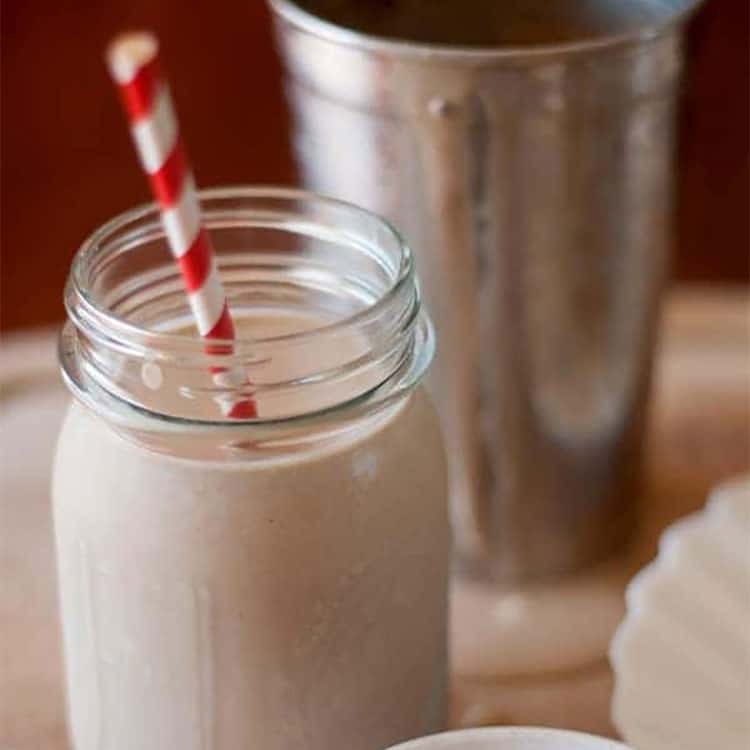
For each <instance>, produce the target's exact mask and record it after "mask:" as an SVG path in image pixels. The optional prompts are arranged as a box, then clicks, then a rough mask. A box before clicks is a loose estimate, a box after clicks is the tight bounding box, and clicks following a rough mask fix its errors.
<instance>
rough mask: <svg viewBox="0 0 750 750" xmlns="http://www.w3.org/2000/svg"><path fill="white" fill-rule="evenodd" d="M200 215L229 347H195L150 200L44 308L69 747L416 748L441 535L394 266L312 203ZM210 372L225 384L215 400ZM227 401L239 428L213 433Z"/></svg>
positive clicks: (414, 310) (441, 667)
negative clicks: (65, 398) (55, 316)
mask: <svg viewBox="0 0 750 750" xmlns="http://www.w3.org/2000/svg"><path fill="white" fill-rule="evenodd" d="M201 200H202V206H203V211H204V220H205V224H206V226H207V228H208V230H209V231H210V233H211V236H212V239H213V242H214V245H215V250H216V254H217V262H218V264H219V267H220V272H221V275H222V278H223V280H224V282H225V284H226V288H227V293H228V296H229V300H230V306H231V309H232V314H233V316H234V318H235V324H236V327H237V331H238V332H237V338H236V340H235V341H234V343H233V346H232V347H231V349H232V350H233V351H232V352H231V353H227V351H228V349H229V348H230V347H223V348H222V347H221V346H218V347H214V348H213V349H212V352H206V351H205V349H204V342H203V341H201V339H200V338H199V337H198V336H197V334H196V332H195V329H194V327H193V325H192V322H191V317H190V309H189V306H188V301H187V297H186V295H185V294H184V292H183V289H182V284H181V281H180V276H179V272H178V269H177V267H176V264H175V263H174V261H172V259H171V257H170V256H169V254H168V252H167V250H166V248H165V241H164V235H163V231H162V227H161V224H160V219H159V216H158V213H157V211H156V210H155V208H154V207H153V206H149V207H145V208H139V209H135V210H133V211H130V212H129V213H126V214H123V215H122V216H120V217H118V218H116V219H114V220H113V221H111V222H109V223H108V224H106V225H105V226H104V227H102V228H101V229H99V230H98V231H97V232H95V233H94V234H93V235H92V236H91V237H90V238H89V239H88V240H87V241H86V242H85V243H84V245H83V247H82V248H81V250H80V251H79V252H78V254H77V256H76V258H75V260H74V262H73V266H72V269H71V273H70V278H69V281H68V285H67V288H66V292H65V301H66V307H67V311H68V316H69V321H68V323H67V324H66V326H65V328H64V330H63V333H62V336H61V346H60V357H61V362H62V371H63V375H64V378H65V380H66V382H67V384H68V385H69V387H70V389H71V391H72V392H73V395H74V397H75V398H74V399H73V402H72V404H71V407H70V411H69V413H68V415H67V418H66V420H65V423H64V425H63V428H62V432H61V435H60V439H59V445H58V450H57V456H56V462H55V469H54V478H53V503H54V513H55V534H56V542H57V557H58V571H59V587H60V602H61V610H62V624H63V634H64V651H65V662H66V675H67V695H68V711H69V724H70V730H71V736H72V740H73V744H74V747H75V748H76V750H94V749H95V748H96V749H98V748H103V747H106V748H108V750H120V749H122V750H125V749H127V750H132V749H133V748H137V749H138V750H166V749H172V748H174V749H176V748H180V750H193V749H194V750H199V749H200V750H209V748H210V749H211V750H238V749H239V748H245V747H247V748H263V750H281V749H282V748H283V749H284V750H291V749H292V748H295V749H298V748H303V747H304V748H305V750H331V748H347V750H357V749H358V748H362V750H371V749H372V748H374V747H384V746H386V745H388V744H391V743H393V742H395V741H397V740H400V739H404V738H407V737H411V736H415V735H419V734H423V733H425V732H428V731H434V730H436V729H438V728H439V727H440V725H441V724H442V720H443V710H444V703H443V695H444V682H445V627H446V624H445V623H446V585H447V575H448V557H449V550H448V547H449V544H448V536H449V535H448V523H447V514H446V481H445V468H444V457H443V449H442V444H441V439H440V433H439V428H438V423H437V419H436V415H435V412H434V409H433V406H432V404H431V403H430V401H429V399H428V397H427V396H426V394H425V392H424V391H423V389H422V388H421V387H420V385H419V384H420V381H421V379H422V376H423V375H424V373H425V370H426V368H427V366H428V365H429V363H430V360H431V358H432V354H433V348H434V341H433V334H432V327H431V325H430V322H429V320H428V318H427V316H426V314H425V312H424V310H423V309H421V308H420V299H419V291H418V285H417V281H416V278H415V271H414V264H413V260H412V255H411V253H410V251H409V250H408V248H407V247H406V246H405V245H404V243H403V241H402V240H401V238H400V237H399V236H398V234H397V233H396V232H395V231H394V230H393V229H392V228H391V227H390V226H389V225H388V224H387V223H385V222H384V221H382V220H381V219H379V218H377V217H376V216H373V215H372V214H369V213H367V212H365V211H363V210H360V209H358V208H356V207H354V206H351V205H348V204H344V203H341V202H338V201H334V200H329V199H324V198H321V197H317V196H314V195H311V194H307V193H303V192H298V191H292V190H278V189H245V188H236V189H235V188H231V189H218V190H210V191H206V192H204V193H203V194H202V197H201ZM226 367H231V368H232V369H234V368H242V369H244V371H245V372H246V374H247V378H248V383H247V384H246V385H244V386H241V387H233V386H231V385H227V384H226V383H224V384H222V385H220V384H219V383H218V382H217V379H215V378H214V377H213V376H212V372H213V373H214V374H215V373H216V368H226ZM218 380H221V379H218ZM222 382H223V381H222ZM248 397H252V398H253V399H254V400H255V402H256V404H257V409H258V417H257V418H255V419H252V420H244V421H238V420H230V419H227V418H225V417H224V416H223V414H224V411H223V410H222V404H226V402H227V400H229V401H233V400H237V399H241V398H248Z"/></svg>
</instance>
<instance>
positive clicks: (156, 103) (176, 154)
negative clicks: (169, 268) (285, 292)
mask: <svg viewBox="0 0 750 750" xmlns="http://www.w3.org/2000/svg"><path fill="white" fill-rule="evenodd" d="M107 62H108V65H109V70H110V73H111V75H112V78H113V79H114V81H115V83H116V84H117V87H118V89H119V91H120V96H121V98H122V102H123V107H124V109H125V112H126V114H127V116H128V120H129V122H130V131H131V133H132V136H133V141H134V143H135V148H136V151H137V152H138V157H139V158H140V162H141V166H142V167H143V170H144V172H145V173H146V175H147V177H148V179H149V182H150V184H151V191H152V193H153V195H154V198H155V199H156V201H157V203H158V204H159V208H160V211H161V219H162V224H163V226H164V232H165V234H166V236H167V242H168V244H169V248H170V250H171V252H172V255H173V256H174V258H175V260H176V261H177V264H178V266H179V268H180V273H181V275H182V280H183V283H184V286H185V291H186V293H187V296H188V301H189V303H190V309H191V310H192V313H193V317H194V319H195V323H196V325H197V327H198V332H199V333H200V335H201V336H202V337H203V338H205V339H223V340H225V341H231V340H232V339H234V324H233V323H232V318H231V315H230V313H229V305H228V304H227V297H226V294H225V292H224V287H223V285H222V283H221V280H220V278H219V273H218V269H217V267H216V261H215V259H214V253H213V248H212V246H211V240H210V238H209V236H208V232H206V230H205V228H204V227H203V225H202V223H201V213H200V204H199V202H198V195H197V192H196V187H195V180H194V179H193V175H192V172H191V170H190V165H189V162H188V159H187V156H186V153H185V148H184V146H183V144H182V142H181V140H180V129H179V125H178V122H177V117H176V115H175V111H174V107H173V105H172V100H171V97H170V95H169V88H168V86H167V83H166V79H165V78H164V76H163V75H162V72H161V69H160V65H159V44H158V41H157V39H156V37H155V36H154V35H153V34H150V33H147V32H134V33H128V34H122V35H120V36H118V37H117V38H115V39H114V41H113V42H112V43H111V44H110V45H109V47H108V48H107ZM206 351H207V352H208V353H210V354H231V353H232V347H231V345H229V346H227V344H226V343H225V344H223V345H220V344H214V345H210V344H207V345H206ZM211 371H212V373H213V378H214V382H216V383H217V385H220V386H222V387H238V386H242V385H244V384H246V383H247V382H248V381H247V377H246V375H245V373H244V372H243V371H242V370H239V369H238V368H221V367H220V368H212V370H211ZM222 407H223V410H224V413H225V414H226V415H227V416H228V417H232V418H234V419H249V418H252V417H255V416H257V409H256V405H255V402H254V401H253V400H252V399H248V398H243V399H234V400H229V401H226V402H224V403H223V404H222Z"/></svg>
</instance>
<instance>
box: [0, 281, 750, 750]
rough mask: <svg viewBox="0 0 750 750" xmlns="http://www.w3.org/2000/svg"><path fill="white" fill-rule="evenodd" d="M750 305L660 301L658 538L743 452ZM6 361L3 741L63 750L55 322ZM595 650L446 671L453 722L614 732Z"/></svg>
mask: <svg viewBox="0 0 750 750" xmlns="http://www.w3.org/2000/svg"><path fill="white" fill-rule="evenodd" d="M749 312H750V306H749V304H748V294H747V290H746V289H745V288H734V289H728V288H681V289H678V290H676V291H674V292H672V293H671V294H670V296H669V298H668V302H667V305H666V310H665V316H664V322H663V335H662V337H661V345H660V350H659V356H658V358H657V365H656V378H655V383H654V401H653V408H652V410H651V425H650V432H649V439H648V441H647V477H646V480H647V481H646V488H645V497H644V498H643V500H644V502H643V507H644V515H645V518H644V522H643V528H642V532H641V535H640V537H639V539H638V543H637V544H636V545H635V548H634V550H632V551H631V553H630V555H629V557H628V558H627V560H626V561H625V563H624V565H626V567H627V573H628V575H630V574H632V573H633V572H635V570H637V569H638V567H640V566H641V565H642V564H643V563H644V562H646V561H647V560H648V559H649V558H651V557H652V556H653V554H654V551H655V549H656V542H657V540H658V536H659V534H660V533H661V531H662V530H663V528H664V527H665V526H666V525H668V524H669V523H670V522H671V521H672V520H674V519H675V518H677V517H679V516H681V515H684V514H685V513H689V512H691V511H693V510H696V509H698V508H700V507H701V506H702V504H703V503H704V502H705V498H706V494H707V493H708V491H709V490H710V488H711V487H712V486H713V485H715V484H716V483H717V482H720V481H722V480H724V479H726V478H727V477H729V476H732V475H734V474H738V473H740V472H744V471H747V469H748V463H749V461H750V392H749V390H748V388H749V384H750V315H749ZM1 351H2V358H1V360H0V386H1V387H2V391H1V392H0V581H1V582H2V584H1V586H0V750H62V749H63V748H65V747H66V740H65V730H64V712H63V697H62V695H63V694H62V670H61V663H60V654H59V637H58V631H57V622H56V619H57V612H56V601H55V581H54V563H53V554H52V535H51V518H50V507H49V496H48V490H47V487H48V482H49V470H50V460H51V456H52V451H53V446H54V440H55V437H56V431H57V427H58V424H59V420H60V418H61V415H62V413H63V410H64V408H65V404H66V402H67V395H66V393H65V391H64V389H63V387H62V386H61V384H60V383H59V380H58V376H57V368H56V364H55V349H54V336H53V335H52V334H51V333H50V332H49V331H46V332H45V331H43V332H39V331H37V332H33V333H27V334H24V335H19V336H12V337H11V336H8V337H5V339H4V340H3V343H2V350H1ZM611 680H612V677H611V674H610V673H609V669H608V666H607V664H606V660H605V659H604V656H603V655H602V658H601V659H600V660H599V661H598V662H596V663H593V664H590V665H588V666H587V667H586V668H585V669H580V670H573V671H571V672H569V673H555V674H551V675H545V676H541V677H538V678H536V679H523V680H505V681H503V680H498V681H497V682H496V683H493V682H492V681H491V680H490V681H488V680H486V679H484V680H482V681H480V682H476V681H473V680H472V679H470V678H466V677H459V676H457V675H454V678H453V681H452V690H451V697H452V722H453V724H455V725H468V724H492V723H520V722H522V721H523V722H532V723H537V724H549V725H557V726H565V727H570V728H579V729H583V730H586V731H598V732H601V733H610V734H611V733H612V731H613V729H612V727H611V725H610V724H609V718H608V703H609V693H610V691H611V684H612V683H611Z"/></svg>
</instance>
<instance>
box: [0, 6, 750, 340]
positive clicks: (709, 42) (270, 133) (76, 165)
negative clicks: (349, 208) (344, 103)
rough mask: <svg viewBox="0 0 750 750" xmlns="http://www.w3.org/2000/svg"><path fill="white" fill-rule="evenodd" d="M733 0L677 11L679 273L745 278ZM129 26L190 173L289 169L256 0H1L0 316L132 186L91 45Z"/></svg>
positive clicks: (746, 65) (25, 312)
mask: <svg viewBox="0 0 750 750" xmlns="http://www.w3.org/2000/svg"><path fill="white" fill-rule="evenodd" d="M749 7H750V4H749V3H748V1H747V0H708V2H707V3H706V5H705V7H704V8H703V9H702V10H701V12H700V13H699V15H698V17H697V18H696V19H695V21H694V22H693V23H692V24H691V27H690V34H689V59H690V64H689V69H688V78H687V83H686V87H685V97H684V107H683V114H682V119H681V144H680V165H681V171H680V186H679V212H678V233H677V238H676V248H675V273H676V275H677V277H678V278H681V279H693V280H697V279H703V280H716V281H718V280H743V281H747V279H748V263H749V259H748V252H749V243H748V205H749V200H750V199H749V197H748V182H749V179H750V178H749V177H748V132H749V127H750V126H749V124H748V110H749V104H748V80H749V77H750V70H749V69H750V57H749V53H748V8H749ZM142 27H147V28H151V29H154V30H155V31H156V32H157V33H158V34H159V36H160V37H161V41H162V47H163V57H164V62H165V65H166V68H167V70H168V71H169V73H170V75H171V79H172V88H173V91H174V94H175V98H176V101H177V105H178V108H179V111H180V116H181V121H182V125H183V130H184V133H185V137H186V140H187V143H188V144H189V148H190V151H191V153H192V155H193V160H194V162H195V164H196V166H197V170H196V171H197V176H198V180H199V182H200V183H201V184H202V185H211V184H220V183H225V184H226V183H239V182H260V183H269V182H273V183H290V182H292V181H293V180H294V170H293V165H292V161H291V157H290V154H289V148H288V123H287V116H286V111H285V107H284V102H283V97H282V94H281V87H280V75H281V71H280V65H279V61H278V59H277V57H276V55H275V53H274V50H273V46H272V41H271V34H270V21H269V17H268V12H267V10H266V7H265V4H264V3H263V2H262V0H242V2H240V1H239V0H222V1H221V2H215V3H202V2H194V3H191V2H185V0H108V1H107V2H101V0H70V1H68V2H66V1H65V0H5V1H4V2H3V3H2V110H1V111H2V193H1V196H0V197H1V199H2V222H1V224H0V232H1V233H2V234H1V240H2V247H1V251H2V256H1V259H2V260H1V262H2V266H1V278H2V296H1V297H0V326H1V327H2V329H3V330H8V329H12V328H17V327H20V326H26V325H32V324H38V323H46V322H52V321H55V320H58V319H60V318H61V317H62V308H61V302H60V296H61V290H62V286H63V283H64V280H65V275H66V272H67V268H68V264H69V262H70V258H71V256H72V254H73V253H74V252H75V250H76V247H77V245H78V243H79V242H80V241H81V240H82V239H83V238H84V237H85V236H86V235H87V234H88V233H89V232H90V231H91V230H92V229H93V228H95V227H96V226H97V225H99V224H100V223H101V222H103V221H104V220H106V219H107V218H109V217H111V216H112V215H113V214H115V213H117V212H119V211H121V210H123V209H125V208H127V207H129V206H131V205H133V204H135V203H137V202H141V201H144V200H146V199H147V198H148V193H147V190H146V186H145V182H144V180H143V178H142V177H141V176H140V174H139V172H138V170H137V168H136V166H135V161H134V156H133V153H132V147H131V144H130V141H129V136H128V134H127V131H126V128H125V125H124V123H123V119H122V116H121V114H120V110H119V105H118V102H117V100H116V98H115V96H114V94H113V92H112V90H111V86H110V83H109V81H108V79H107V75H106V72H105V68H104V65H103V64H102V61H101V60H102V58H101V54H102V49H103V47H104V46H105V44H106V42H107V41H108V40H109V38H110V37H111V36H113V35H114V34H115V33H116V32H118V31H120V30H122V29H126V28H142Z"/></svg>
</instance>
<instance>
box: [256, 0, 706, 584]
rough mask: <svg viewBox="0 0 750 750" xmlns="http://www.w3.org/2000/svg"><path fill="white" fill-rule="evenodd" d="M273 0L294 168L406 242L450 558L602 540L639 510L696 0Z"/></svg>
mask: <svg viewBox="0 0 750 750" xmlns="http://www.w3.org/2000/svg"><path fill="white" fill-rule="evenodd" d="M270 2H271V5H272V8H273V10H274V12H275V23H276V31H277V36H278V40H279V44H280V47H281V50H282V54H283V57H284V61H285V65H286V70H287V86H288V93H289V100H290V104H291V107H292V111H293V115H294V119H295V140H294V143H295V149H296V153H297V157H298V161H299V164H300V168H301V174H302V179H303V182H304V183H305V185H306V187H309V188H312V189H314V190H318V191H320V192H324V193H327V194H330V195H334V196H337V197H341V198H345V199H347V200H350V201H352V202H355V203H359V204H360V205H363V206H365V207H366V208H369V209H371V210H373V211H377V212H379V213H381V214H383V215H385V216H386V217H388V218H389V219H391V220H392V221H393V222H394V223H395V224H396V226H397V227H398V228H399V229H400V230H401V231H402V232H403V234H404V235H405V237H406V239H407V241H408V242H409V243H410V244H411V245H412V247H413V248H414V251H415V254H416V257H417V264H418V268H419V273H420V277H421V278H422V282H423V292H424V296H425V299H426V303H427V305H428V307H429V309H430V310H431V313H432V316H433V319H434V321H435V324H436V329H437V333H438V357H437V361H436V366H435V368H434V370H433V372H434V374H433V376H432V383H431V386H432V389H433V393H434V395H435V398H436V400H437V403H438V407H439V410H440V411H441V417H442V424H443V429H444V432H445V437H446V441H447V446H448V452H449V461H450V470H451V496H452V511H453V524H454V535H455V542H456V550H457V561H458V564H459V566H460V567H461V568H462V569H463V570H465V571H467V572H469V573H470V574H472V575H475V576H478V577H480V578H487V579H491V580H498V581H507V582H512V583H518V582H523V581H531V580H538V579H544V578H554V577H556V576H559V575H562V574H564V573H566V572H570V571H572V570H574V569H576V568H579V567H581V566H583V565H586V564H589V563H592V562H594V561H596V560H599V559H602V558H604V557H606V556H607V555H609V554H611V553H613V552H614V551H615V550H616V549H617V548H618V547H620V546H622V545H623V544H624V543H625V542H626V541H627V539H628V536H629V534H630V532H631V530H632V529H633V526H634V522H635V518H636V502H637V498H638V495H639V490H638V480H639V476H640V471H639V463H640V456H641V443H642V441H643V435H644V429H643V428H644V415H645V406H646V402H647V394H648V384H649V373H650V368H651V358H652V351H653V346H654V332H655V325H656V318H657V314H658V300H659V296H660V291H661V288H662V284H663V281H664V277H665V270H666V263H667V255H668V247H669V240H670V220H671V199H672V146H673V135H674V114H675V112H674V110H675V102H676V93H677V90H678V82H679V75H680V69H681V62H682V53H681V32H682V27H683V23H684V21H685V19H686V17H687V15H688V14H689V13H690V12H691V11H692V10H693V8H694V6H695V5H696V2H695V0H676V1H675V2H671V3H656V2H653V1H652V0H638V1H637V2H631V3H612V2H606V1H605V0H589V1H587V2H583V3H582V2H580V0H565V1H564V2H558V3H549V2H540V0H524V2H509V3H492V2H488V0H466V1H465V2H463V3H443V2H441V3H430V4H426V3H418V2H417V0H400V2H394V3H370V2H365V3H362V2H360V3H355V2H334V0H306V1H305V2H300V3H299V4H294V3H292V2H290V0H270ZM420 14H421V15H420ZM409 40H411V41H409Z"/></svg>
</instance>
